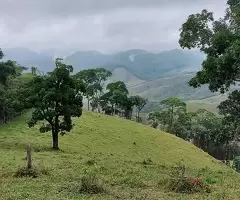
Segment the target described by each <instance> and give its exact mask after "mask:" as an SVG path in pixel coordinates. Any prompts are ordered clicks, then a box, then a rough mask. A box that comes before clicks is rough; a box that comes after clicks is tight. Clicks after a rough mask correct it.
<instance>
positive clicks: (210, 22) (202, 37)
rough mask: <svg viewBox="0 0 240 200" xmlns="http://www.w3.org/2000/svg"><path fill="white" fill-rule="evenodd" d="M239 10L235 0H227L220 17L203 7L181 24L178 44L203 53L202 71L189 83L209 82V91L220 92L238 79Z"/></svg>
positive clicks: (239, 7) (239, 49) (194, 84)
mask: <svg viewBox="0 0 240 200" xmlns="http://www.w3.org/2000/svg"><path fill="white" fill-rule="evenodd" d="M239 13H240V6H239V0H228V1H227V12H226V15H225V17H224V18H222V19H219V20H214V18H213V13H211V12H208V11H207V10H203V11H202V13H200V14H195V15H190V16H189V17H188V20H187V21H186V23H184V24H183V25H182V28H181V34H180V40H179V44H180V46H181V47H182V48H189V49H191V48H200V50H201V51H202V52H204V53H205V54H206V55H207V58H206V60H205V61H204V62H203V63H202V70H201V71H199V72H198V73H197V75H196V76H195V77H194V78H193V79H191V81H190V82H189V83H190V85H191V86H193V87H199V86H201V85H203V84H209V89H210V90H211V91H212V92H215V91H218V90H220V91H221V92H222V93H224V92H225V91H227V90H228V89H229V87H230V86H231V85H232V84H236V83H237V81H239V77H240V76H239V71H240V69H239V66H240V65H239V57H240V35H239V25H240V18H239Z"/></svg>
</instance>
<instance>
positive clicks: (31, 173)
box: [14, 167, 49, 178]
mask: <svg viewBox="0 0 240 200" xmlns="http://www.w3.org/2000/svg"><path fill="white" fill-rule="evenodd" d="M48 174H49V171H48V169H47V168H42V169H38V168H36V167H32V168H30V169H29V168H27V167H19V168H18V169H17V171H16V172H15V173H14V177H17V178H21V177H31V178H37V177H39V176H41V175H48Z"/></svg>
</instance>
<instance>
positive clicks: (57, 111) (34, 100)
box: [26, 58, 84, 150]
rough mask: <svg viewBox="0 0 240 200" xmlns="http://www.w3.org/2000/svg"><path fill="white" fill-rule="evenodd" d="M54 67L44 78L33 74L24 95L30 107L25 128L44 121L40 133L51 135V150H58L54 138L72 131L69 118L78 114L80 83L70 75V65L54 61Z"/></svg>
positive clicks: (79, 114) (80, 113)
mask: <svg viewBox="0 0 240 200" xmlns="http://www.w3.org/2000/svg"><path fill="white" fill-rule="evenodd" d="M55 63H56V68H55V69H54V70H53V71H52V72H49V73H48V74H47V75H43V76H41V75H37V76H35V77H34V78H33V81H32V82H31V83H30V86H29V90H28V93H27V96H26V98H27V102H26V103H27V104H26V105H27V107H28V108H33V109H34V111H33V113H32V117H31V120H30V121H29V122H28V125H29V127H33V126H35V125H36V124H37V122H38V121H43V120H44V121H46V123H43V125H42V126H41V127H40V132H41V133H45V132H49V131H51V132H52V140H53V149H54V150H58V149H59V146H58V135H59V133H60V134H61V135H64V134H65V133H66V132H70V131H71V129H72V128H73V124H72V119H71V118H72V117H80V116H81V115H82V106H83V102H82V92H84V86H83V83H82V82H81V81H79V80H77V79H75V78H74V77H73V76H71V72H72V71H73V68H72V66H70V65H66V64H64V63H62V59H60V58H57V59H56V62H55Z"/></svg>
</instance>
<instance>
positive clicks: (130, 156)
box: [0, 112, 240, 200]
mask: <svg viewBox="0 0 240 200" xmlns="http://www.w3.org/2000/svg"><path fill="white" fill-rule="evenodd" d="M26 120H27V115H25V116H23V117H21V118H19V119H17V120H15V121H14V122H11V123H10V124H8V125H4V126H1V127H0V199H3V200H5V199H6V200H10V199H11V200H12V199H14V200H15V199H16V200H21V199H31V200H32V199H34V200H40V199H50V200H55V199H56V200H59V199H147V200H148V199H149V200H155V199H156V200H157V199H211V200H212V199H216V200H218V199H240V189H239V188H240V187H239V186H240V178H239V175H238V174H236V173H235V172H233V171H232V170H230V169H228V168H227V167H225V166H224V165H223V164H221V163H219V162H218V161H216V160H214V159H213V158H211V157H210V156H209V155H208V154H206V153H204V152H203V151H201V150H199V149H198V148H196V147H195V146H193V145H191V144H189V143H187V142H185V141H183V140H182V139H179V138H177V137H175V136H173V135H169V134H167V133H164V132H160V131H157V130H154V129H152V128H150V127H147V126H144V125H141V124H136V123H135V122H131V121H127V120H122V119H119V118H117V117H110V116H105V115H100V114H96V113H87V112H86V113H84V114H83V116H82V117H81V118H79V119H75V121H74V123H75V127H74V130H73V131H72V132H71V133H69V134H67V135H65V136H63V137H60V141H59V142H60V148H61V151H58V152H54V151H51V150H50V149H49V147H51V136H50V134H40V133H39V132H38V130H37V128H34V129H29V128H28V127H27V125H26V123H25V122H26ZM27 143H30V144H31V146H32V148H33V154H32V157H33V164H34V166H35V167H36V168H38V169H44V171H46V170H47V172H48V173H46V174H45V175H44V174H43V175H41V176H39V177H38V178H35V179H33V178H15V177H14V173H15V172H16V171H17V170H18V169H19V168H20V167H22V166H25V165H26V161H25V160H24V158H25V154H26V153H25V151H26V144H27ZM144 160H145V162H146V161H147V162H148V161H150V160H151V161H152V162H150V163H149V164H147V165H144V164H143V161H144ZM181 160H184V163H185V165H186V167H187V173H188V174H190V175H191V176H194V177H195V176H200V177H201V178H202V179H204V180H206V181H207V182H211V183H212V186H213V188H214V189H213V191H212V192H211V193H209V194H208V193H197V194H191V195H188V194H177V193H174V192H169V191H167V190H166V189H164V185H162V184H161V185H159V182H161V183H162V182H163V180H165V178H168V177H169V176H170V175H171V174H172V173H173V172H174V171H175V169H174V167H176V166H178V165H179V162H181ZM88 174H90V175H91V174H95V175H97V178H98V180H99V181H101V183H102V184H103V187H104V190H101V191H104V192H102V193H101V194H98V195H94V194H89V195H88V194H84V193H81V192H79V191H80V189H79V188H80V186H81V180H83V177H85V176H86V175H88ZM84 180H86V178H85V179H84ZM100 189H101V188H100Z"/></svg>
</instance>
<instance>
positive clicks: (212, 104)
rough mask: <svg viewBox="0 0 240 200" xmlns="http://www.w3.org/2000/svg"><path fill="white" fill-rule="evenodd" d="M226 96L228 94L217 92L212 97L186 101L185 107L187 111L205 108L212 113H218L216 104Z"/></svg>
mask: <svg viewBox="0 0 240 200" xmlns="http://www.w3.org/2000/svg"><path fill="white" fill-rule="evenodd" d="M227 97H228V94H218V95H216V96H213V97H209V98H205V99H201V100H192V101H188V102H187V107H188V110H189V111H193V112H194V111H196V110H198V109H200V108H201V109H202V108H203V109H206V110H208V111H210V112H213V113H218V109H217V107H218V105H219V104H220V103H221V102H222V101H225V100H226V99H227Z"/></svg>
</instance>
